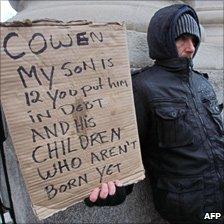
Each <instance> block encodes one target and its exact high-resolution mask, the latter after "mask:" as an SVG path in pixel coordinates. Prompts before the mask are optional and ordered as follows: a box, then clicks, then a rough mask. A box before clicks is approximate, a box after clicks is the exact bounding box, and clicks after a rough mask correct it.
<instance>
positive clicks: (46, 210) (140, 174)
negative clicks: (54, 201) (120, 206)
mask: <svg viewBox="0 0 224 224" xmlns="http://www.w3.org/2000/svg"><path fill="white" fill-rule="evenodd" d="M133 176H134V178H135V179H137V180H135V181H133V180H132V179H133ZM144 179H145V171H144V170H140V171H139V172H137V173H135V174H134V175H131V176H129V177H126V178H124V179H123V180H122V185H123V186H127V185H130V184H136V183H138V182H140V181H142V180H144ZM85 198H86V196H85V197H83V198H82V199H80V200H79V201H78V202H76V204H77V203H79V202H82V201H83V199H85ZM71 206H72V205H69V206H67V207H64V208H61V209H52V208H47V207H43V206H38V205H32V207H33V211H34V213H35V214H36V217H37V218H39V219H40V220H43V219H46V218H48V217H50V216H52V215H54V214H56V213H58V212H60V211H65V210H66V209H67V208H69V207H71ZM40 209H42V210H43V211H44V212H43V214H42V215H40V214H39V215H37V213H36V210H40Z"/></svg>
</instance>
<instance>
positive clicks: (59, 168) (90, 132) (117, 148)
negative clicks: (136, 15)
mask: <svg viewBox="0 0 224 224" xmlns="http://www.w3.org/2000/svg"><path fill="white" fill-rule="evenodd" d="M6 25H7V24H6ZM6 25H4V24H2V25H1V102H2V105H3V109H4V113H5V115H6V119H7V123H8V127H9V132H10V135H11V137H12V140H13V145H14V148H15V152H16V155H17V158H18V161H19V165H20V168H21V172H22V175H23V178H24V180H25V183H26V187H27V191H28V192H29V195H30V199H31V202H32V206H33V209H34V211H35V212H36V214H37V216H38V217H39V218H40V219H44V218H46V217H48V216H50V215H52V214H54V213H55V212H58V211H60V210H63V209H65V208H67V207H68V206H71V205H73V204H75V203H77V202H80V201H82V200H83V199H84V198H85V197H87V196H88V194H89V193H90V192H91V190H92V189H94V188H95V187H97V186H100V185H101V183H102V182H108V181H110V180H116V179H120V180H121V181H122V182H123V183H124V185H127V184H131V183H134V182H138V181H139V180H142V179H144V169H143V165H142V162H141V154H140V147H139V139H138V133H137V124H136V118H135V109H134V102H133V94H132V84H131V76H130V70H129V62H128V50H127V42H126V30H125V27H124V25H121V24H118V23H111V24H92V23H87V22H72V23H66V24H64V23H56V22H47V21H45V22H39V23H33V24H29V26H26V25H24V24H23V26H21V25H20V24H14V26H13V24H11V25H10V24H8V26H6Z"/></svg>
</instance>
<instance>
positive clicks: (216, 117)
mask: <svg viewBox="0 0 224 224" xmlns="http://www.w3.org/2000/svg"><path fill="white" fill-rule="evenodd" d="M204 105H205V108H206V109H207V111H208V114H209V115H210V117H211V118H212V120H213V121H214V123H215V125H216V127H217V130H218V132H219V133H220V134H221V135H223V134H224V127H223V121H222V117H221V112H222V109H223V104H220V105H218V104H216V103H213V102H210V103H205V104H204Z"/></svg>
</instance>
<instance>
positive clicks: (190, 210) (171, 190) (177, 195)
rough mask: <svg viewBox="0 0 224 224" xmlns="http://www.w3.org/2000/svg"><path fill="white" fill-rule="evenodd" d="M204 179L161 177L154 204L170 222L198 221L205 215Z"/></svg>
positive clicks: (155, 190) (155, 192) (156, 188)
mask: <svg viewBox="0 0 224 224" xmlns="http://www.w3.org/2000/svg"><path fill="white" fill-rule="evenodd" d="M203 189H204V182H203V177H189V178H167V177H160V178H159V179H158V181H157V183H156V186H155V189H154V202H155V206H156V208H157V210H158V211H159V212H160V214H161V215H162V216H163V217H165V218H167V219H168V220H169V221H176V222H178V221H181V220H182V221H183V220H190V219H191V220H192V221H198V220H201V219H202V218H203V214H204V194H203V193H204V192H203Z"/></svg>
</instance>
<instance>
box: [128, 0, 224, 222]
mask: <svg viewBox="0 0 224 224" xmlns="http://www.w3.org/2000/svg"><path fill="white" fill-rule="evenodd" d="M183 13H189V14H190V15H191V16H192V17H193V18H194V19H195V21H196V22H197V23H198V18H197V15H196V13H195V11H194V10H193V9H192V8H191V7H189V6H187V5H182V4H178V5H172V6H168V7H166V8H163V9H161V10H159V11H158V12H157V13H156V14H155V15H154V16H153V17H152V19H151V21H150V25H149V29H148V44H149V52H150V57H151V58H152V59H155V64H154V65H153V66H152V67H146V68H144V69H142V70H141V71H140V72H137V73H136V74H133V75H132V80H133V90H134V98H135V108H136V115H137V123H138V129H139V137H140V143H141V150H142V157H143V163H144V166H145V169H146V171H147V173H148V175H149V177H150V179H151V183H152V190H153V195H154V202H155V206H156V208H157V210H158V211H159V212H160V214H161V215H162V216H163V217H165V218H166V219H168V220H169V221H176V222H178V223H184V222H183V221H186V222H187V223H188V222H189V223H192V221H195V222H200V221H202V222H203V221H204V216H205V214H206V212H212V211H213V212H220V213H223V212H224V208H223V207H224V132H223V122H222V119H221V110H222V105H219V104H218V102H217V99H216V95H215V92H214V90H213V88H212V86H211V84H210V83H209V82H208V80H207V78H208V77H207V75H206V74H201V73H199V72H197V71H195V70H194V69H193V65H192V61H191V60H190V59H187V58H179V57H178V53H177V49H176V46H175V39H174V30H175V24H176V21H177V19H178V18H179V16H180V15H182V14H183ZM198 24H199V23H198ZM199 43H200V42H198V43H197V46H196V51H197V48H198V46H199ZM196 51H195V53H196ZM223 216H224V214H223Z"/></svg>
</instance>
